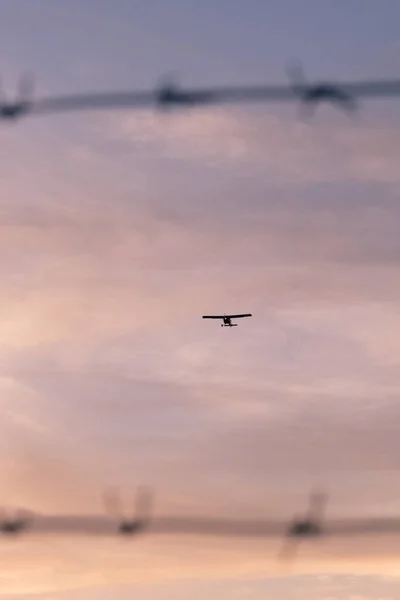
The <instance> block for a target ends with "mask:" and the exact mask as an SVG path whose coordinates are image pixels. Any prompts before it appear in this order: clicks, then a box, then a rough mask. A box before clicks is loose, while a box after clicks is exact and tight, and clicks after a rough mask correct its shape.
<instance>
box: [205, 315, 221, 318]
mask: <svg viewBox="0 0 400 600" xmlns="http://www.w3.org/2000/svg"><path fill="white" fill-rule="evenodd" d="M224 318H225V315H203V319H224Z"/></svg>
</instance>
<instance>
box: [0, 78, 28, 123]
mask: <svg viewBox="0 0 400 600" xmlns="http://www.w3.org/2000/svg"><path fill="white" fill-rule="evenodd" d="M33 91H34V80H33V76H32V75H31V74H30V73H26V74H25V75H23V76H22V77H21V79H20V80H19V83H18V87H17V95H16V99H15V100H14V101H10V100H7V97H6V94H5V93H4V90H3V88H2V86H1V84H0V118H3V119H15V118H17V117H20V116H21V115H23V114H25V113H26V112H28V110H29V108H30V106H31V103H32V101H33Z"/></svg>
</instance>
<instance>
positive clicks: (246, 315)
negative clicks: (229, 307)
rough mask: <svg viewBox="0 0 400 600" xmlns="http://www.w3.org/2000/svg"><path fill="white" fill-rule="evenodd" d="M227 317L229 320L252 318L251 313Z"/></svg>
mask: <svg viewBox="0 0 400 600" xmlns="http://www.w3.org/2000/svg"><path fill="white" fill-rule="evenodd" d="M226 316H227V317H229V318H230V319H241V318H242V317H252V316H253V315H252V314H251V313H246V314H243V315H226Z"/></svg>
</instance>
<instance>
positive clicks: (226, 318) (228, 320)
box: [203, 313, 253, 327]
mask: <svg viewBox="0 0 400 600" xmlns="http://www.w3.org/2000/svg"><path fill="white" fill-rule="evenodd" d="M252 316H253V315H252V314H250V313H246V314H242V315H204V316H203V319H222V320H223V323H221V327H237V323H232V319H241V318H242V317H252Z"/></svg>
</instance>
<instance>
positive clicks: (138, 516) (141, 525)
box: [103, 487, 153, 535]
mask: <svg viewBox="0 0 400 600" xmlns="http://www.w3.org/2000/svg"><path fill="white" fill-rule="evenodd" d="M103 499H104V504H105V507H106V510H107V512H108V513H109V514H110V515H111V516H112V517H114V518H115V519H116V520H117V521H118V533H120V534H122V535H132V534H135V533H139V532H141V531H143V530H144V529H146V527H147V526H148V525H149V524H150V521H151V518H150V513H151V509H152V503H153V495H152V493H151V491H150V490H149V489H148V488H144V487H141V488H139V489H138V491H137V493H136V497H135V501H134V511H133V515H132V517H125V516H124V515H123V511H122V502H121V498H120V496H119V494H118V492H117V491H116V490H109V491H108V492H107V493H106V494H105V495H104V498H103Z"/></svg>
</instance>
